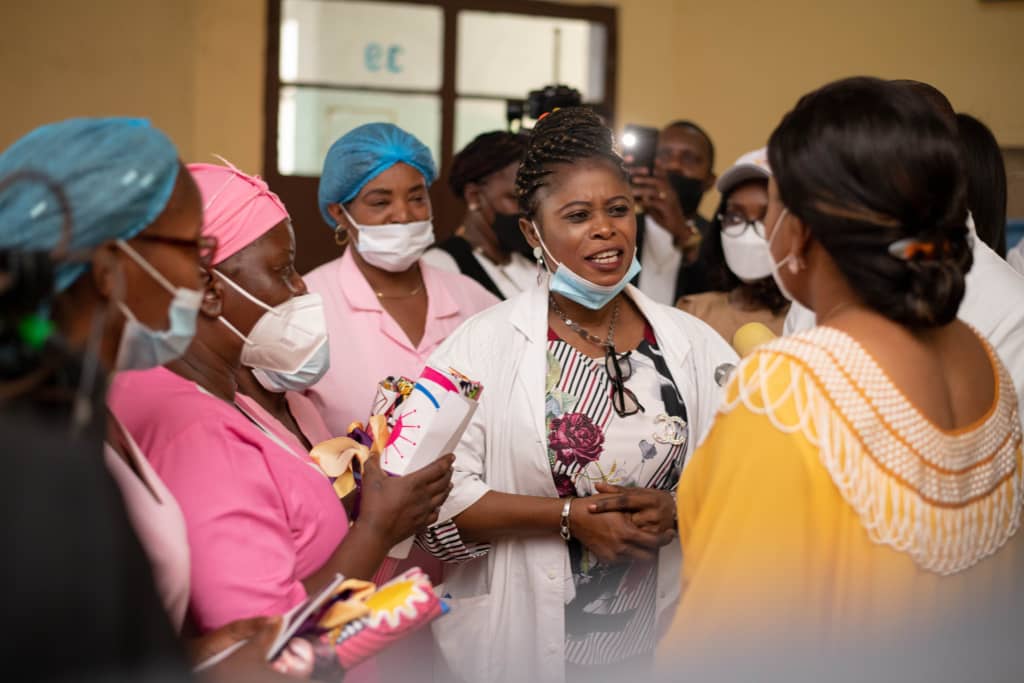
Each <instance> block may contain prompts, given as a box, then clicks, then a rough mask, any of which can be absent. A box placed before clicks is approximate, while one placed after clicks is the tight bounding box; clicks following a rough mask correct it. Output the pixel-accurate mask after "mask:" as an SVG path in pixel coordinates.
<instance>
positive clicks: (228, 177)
mask: <svg viewBox="0 0 1024 683" xmlns="http://www.w3.org/2000/svg"><path fill="white" fill-rule="evenodd" d="M221 161H223V162H224V163H225V164H227V165H226V166H218V165H216V164H189V165H188V170H189V171H190V172H191V173H192V177H193V178H195V180H196V184H197V185H198V186H199V194H200V195H202V198H203V234H204V235H210V236H212V237H216V238H217V252H216V253H215V254H214V255H213V262H214V263H215V264H217V263H220V262H221V261H223V260H224V259H227V258H230V257H231V256H234V255H235V254H237V253H238V252H240V251H242V249H245V248H246V247H247V246H249V245H250V244H252V243H253V242H255V241H256V240H258V239H259V238H260V237H262V236H263V235H264V234H265V233H266V232H267V231H268V230H270V229H271V228H272V227H274V226H275V225H277V224H278V223H280V222H281V221H283V220H284V219H286V218H288V211H287V210H285V208H284V204H282V203H281V200H280V199H279V198H278V196H277V195H276V194H274V193H273V192H271V191H270V189H269V188H268V187H267V184H266V183H265V182H263V181H262V180H261V179H260V178H259V177H257V176H251V175H246V174H245V173H242V172H241V171H239V170H238V169H237V168H235V166H234V165H233V164H232V163H231V162H229V161H227V160H226V159H221Z"/></svg>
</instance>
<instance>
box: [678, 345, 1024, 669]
mask: <svg viewBox="0 0 1024 683" xmlns="http://www.w3.org/2000/svg"><path fill="white" fill-rule="evenodd" d="M989 356H990V358H991V360H992V366H993V371H994V372H995V373H996V375H997V376H998V382H997V386H998V388H999V393H998V396H997V398H996V400H995V401H994V403H993V406H992V407H991V409H990V410H989V412H988V414H987V415H985V416H984V417H983V418H982V419H981V420H979V421H978V422H977V423H975V424H973V425H971V426H969V427H968V428H965V429H961V430H957V431H944V430H941V429H939V428H938V427H937V426H935V425H934V424H933V423H931V422H930V421H929V420H928V419H927V418H925V417H924V416H923V415H922V414H921V413H920V412H918V411H917V409H916V408H915V407H914V406H913V404H911V403H910V402H909V400H908V399H907V398H906V397H905V396H904V395H903V394H902V392H900V390H899V389H898V388H897V387H896V386H894V385H893V384H892V383H891V381H890V380H889V379H888V377H887V376H886V375H885V373H884V372H883V371H882V370H881V368H880V367H879V366H878V365H877V364H876V363H875V362H874V360H873V359H872V358H871V357H870V356H869V355H868V354H867V352H866V351H864V349H863V348H862V347H861V346H860V345H859V344H858V343H857V342H856V341H855V340H853V339H852V338H851V337H849V336H848V335H846V334H844V333H842V332H839V331H838V330H834V329H829V328H817V329H815V330H811V331H810V332H807V333H805V334H802V335H797V336H795V337H789V338H785V339H780V340H777V341H775V342H773V343H772V344H770V345H768V346H766V347H763V348H762V349H760V350H758V351H757V352H755V353H754V354H753V355H752V356H750V357H749V358H748V359H746V360H745V361H744V363H743V364H741V365H740V367H739V368H737V370H736V371H735V374H734V377H733V378H732V380H731V381H730V383H729V385H728V386H727V388H726V397H725V403H724V405H723V408H722V409H721V412H720V414H719V416H718V418H717V419H716V421H715V423H714V425H713V427H712V429H711V431H710V433H709V434H708V436H707V438H706V439H705V441H704V443H703V444H702V445H701V447H700V448H699V449H698V451H697V452H696V453H695V455H694V456H693V459H692V461H691V462H690V464H689V465H688V466H687V469H686V470H685V471H684V473H683V476H682V478H681V480H680V483H679V490H678V501H679V503H678V505H679V509H678V513H679V535H680V541H681V542H682V547H683V571H682V597H681V599H680V604H679V607H678V610H677V612H676V615H675V618H674V621H673V623H672V625H671V627H670V629H669V631H668V633H667V635H666V637H665V638H664V639H663V640H662V642H661V645H660V647H659V653H658V657H659V666H660V667H661V668H662V669H663V670H666V669H667V670H671V671H675V672H678V671H679V668H678V667H676V666H675V665H676V664H678V663H680V662H686V661H687V660H690V661H691V662H692V661H695V660H698V659H700V658H702V657H713V656H716V655H715V653H717V654H718V655H720V656H722V657H727V656H729V655H728V653H729V652H730V651H731V652H733V653H735V652H736V648H740V649H743V648H745V647H747V646H751V647H761V648H763V649H764V650H765V651H770V650H771V649H772V648H773V647H775V646H781V647H784V648H787V649H789V650H790V654H797V655H799V654H800V653H801V652H804V653H807V654H813V653H814V652H816V651H817V648H828V647H831V646H833V645H835V644H836V643H842V642H858V641H859V642H864V641H870V640H871V639H882V638H886V637H888V636H890V635H893V634H900V633H903V634H906V633H907V631H905V630H904V629H907V628H911V629H919V628H920V627H921V626H922V625H924V627H925V628H927V627H928V625H929V624H935V623H949V619H950V617H951V616H955V615H962V614H964V613H965V610H967V611H970V610H974V612H972V614H974V615H975V616H979V615H980V616H979V618H981V619H987V618H988V617H990V616H991V617H993V618H994V619H1007V620H1009V622H1011V623H1014V624H1016V625H1018V626H1020V624H1021V623H1022V622H1021V616H1020V615H1021V614H1024V611H1018V610H1021V601H1020V600H1019V596H1016V594H1017V593H1020V592H1021V591H1020V590H1019V588H1018V586H1020V585H1022V584H1024V545H1022V542H1021V539H1020V534H1016V533H1015V532H1016V531H1017V527H1018V525H1019V523H1020V513H1021V501H1022V467H1021V445H1020V444H1021V435H1020V424H1019V420H1018V417H1017V399H1016V395H1015V392H1014V389H1013V384H1012V382H1011V380H1010V378H1009V376H1008V374H1007V372H1006V369H1005V368H1003V366H1002V364H1001V363H1000V362H999V361H998V359H997V358H996V356H995V355H994V353H993V351H992V349H991V348H989ZM1011 595H1012V596H1016V597H1015V598H1014V599H1013V600H1011V599H1010V596H1011ZM914 632H915V633H916V632H919V631H914ZM794 651H795V652H794Z"/></svg>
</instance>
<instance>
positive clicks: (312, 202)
mask: <svg viewBox="0 0 1024 683" xmlns="http://www.w3.org/2000/svg"><path fill="white" fill-rule="evenodd" d="M378 1H381V2H399V3H404V4H417V5H432V6H437V7H441V9H442V11H443V12H444V45H443V55H442V77H441V90H440V92H439V96H440V99H441V149H440V158H439V159H437V162H438V165H439V167H440V169H442V174H441V177H439V178H438V182H436V183H434V186H433V187H432V188H431V191H430V195H431V203H432V206H433V207H434V215H435V218H436V219H439V220H436V221H435V230H436V231H437V234H438V239H443V238H445V237H447V236H448V233H449V232H450V230H451V229H452V228H453V227H454V222H455V221H457V220H458V218H459V217H460V215H461V210H462V209H461V202H459V200H458V199H456V198H455V197H453V196H452V195H451V192H450V191H449V190H448V185H447V174H448V169H449V167H450V166H451V160H452V156H453V147H454V142H455V102H456V99H457V93H456V83H455V81H456V58H457V55H456V44H457V35H456V28H457V27H456V19H457V17H458V13H459V12H460V11H464V10H472V11H482V12H507V13H514V14H526V15H532V16H542V17H556V18H562V19H583V20H587V21H592V22H596V23H601V24H603V25H604V26H605V27H606V34H605V40H606V49H607V54H606V56H605V73H604V99H603V100H602V101H601V106H602V108H603V109H604V112H603V113H605V114H606V115H608V116H609V119H610V120H609V123H610V124H613V123H614V115H615V110H616V87H617V73H618V64H617V59H618V21H617V18H618V12H617V10H616V9H615V8H614V7H606V6H600V5H563V4H556V3H551V2H541V1H539V0H378ZM282 2H283V0H267V52H266V82H265V88H264V111H265V117H264V130H263V177H264V179H265V180H266V181H267V183H268V184H269V186H270V187H271V189H273V190H274V191H275V192H277V193H278V194H279V195H281V197H282V199H283V200H284V201H285V205H286V206H287V207H288V210H289V213H291V214H292V220H293V223H294V224H295V232H296V242H297V244H298V245H301V247H300V248H299V249H298V253H297V256H296V263H297V265H298V269H299V272H302V273H305V272H308V271H309V270H311V269H312V268H313V267H315V266H317V265H320V264H322V263H324V262H326V261H329V260H331V259H332V258H334V257H336V256H337V254H338V247H337V246H335V245H334V240H333V235H332V234H331V231H330V230H329V229H328V228H327V226H325V225H324V224H323V219H322V218H321V217H320V213H319V209H318V208H317V204H316V193H317V185H318V183H319V177H318V176H302V175H282V174H281V173H280V172H279V171H278V155H277V127H278V106H279V102H280V93H281V88H282V86H284V85H286V84H283V83H282V82H281V74H280V57H281V14H282ZM360 89H364V88H360ZM367 89H368V88H367ZM523 95H524V96H525V95H526V93H523ZM316 224H318V225H316ZM318 227H319V229H320V230H319V231H318Z"/></svg>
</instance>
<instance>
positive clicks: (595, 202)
mask: <svg viewBox="0 0 1024 683" xmlns="http://www.w3.org/2000/svg"><path fill="white" fill-rule="evenodd" d="M516 186H517V191H518V194H519V200H520V209H521V212H522V215H523V218H522V219H521V222H520V223H521V227H522V229H523V232H524V234H525V235H526V236H527V239H528V240H529V241H530V243H531V245H533V246H535V247H536V249H535V253H536V255H537V257H538V261H543V263H544V264H545V265H546V267H547V269H548V270H549V271H551V272H552V273H553V275H551V276H550V278H548V279H547V283H546V286H544V287H538V288H537V289H536V290H533V291H530V292H527V293H524V294H522V295H520V296H519V297H517V298H514V299H511V300H509V301H506V302H504V303H502V304H500V305H498V306H496V307H494V308H492V309H490V310H488V311H485V312H483V313H481V314H479V315H477V316H475V317H474V318H471V319H470V320H469V321H467V322H466V323H465V324H464V325H463V326H462V327H461V328H459V329H458V330H456V332H455V333H454V334H453V335H452V336H451V337H450V338H449V339H448V340H447V341H446V342H445V344H444V345H442V347H441V348H440V349H438V351H437V352H436V353H435V355H434V356H433V358H432V359H431V364H433V365H436V366H440V367H451V368H454V369H456V370H458V371H460V372H463V373H465V374H466V375H468V376H470V377H471V378H473V379H475V380H479V381H480V382H482V383H483V385H484V393H483V398H482V400H481V403H480V408H479V410H478V411H477V413H476V415H475V416H474V418H473V420H472V423H471V424H470V426H469V428H468V430H467V431H466V434H465V436H464V437H463V439H462V441H461V443H460V444H459V446H458V448H457V449H456V462H455V476H454V482H455V488H454V491H453V492H452V494H451V496H450V497H449V499H448V502H447V503H446V504H445V506H444V507H443V508H442V512H441V517H440V519H441V520H442V521H441V522H439V523H438V524H437V525H435V526H433V527H432V528H431V529H430V530H429V531H428V532H427V533H425V534H423V535H422V536H421V541H422V542H423V543H424V544H425V545H426V546H427V547H428V548H429V549H431V550H432V552H434V553H435V554H437V555H438V556H440V557H442V558H443V559H445V560H448V561H450V562H457V563H458V564H456V565H454V566H451V567H449V568H448V570H447V572H446V576H447V582H446V586H447V588H446V590H447V592H448V593H449V594H450V596H451V599H452V614H451V615H450V616H449V617H446V618H445V619H442V620H439V621H438V622H437V624H436V628H435V635H436V636H437V639H438V643H439V645H440V647H441V650H442V652H443V653H444V656H445V659H446V664H447V667H448V668H450V669H451V670H452V671H453V672H454V673H455V674H456V676H458V677H459V678H460V679H463V680H466V681H484V680H486V681H506V680H508V681H523V680H530V681H545V682H547V681H550V682H552V683H556V682H557V683H560V682H561V681H564V680H570V681H571V680H585V679H592V678H593V676H595V675H599V676H601V677H602V679H603V678H604V677H605V676H607V675H609V674H613V673H616V672H622V673H623V674H625V675H643V674H644V673H645V672H647V671H649V669H650V665H651V660H652V653H653V651H654V648H655V645H656V642H657V637H658V635H659V632H660V629H659V625H660V624H662V623H664V621H665V620H666V619H667V618H670V617H671V614H670V612H671V610H669V611H668V612H666V609H667V608H669V607H671V606H672V605H673V604H674V602H675V599H676V597H677V595H678V592H679V585H678V573H679V563H680V548H679V545H678V542H677V541H676V540H675V517H674V509H675V505H674V490H675V487H676V484H677V482H678V479H679V474H680V472H681V471H682V468H683V466H684V464H685V462H686V458H687V456H688V455H689V454H690V453H691V452H692V450H693V449H694V447H695V446H696V444H697V442H698V440H699V439H700V437H701V436H702V435H703V433H704V431H705V429H706V428H707V427H708V426H709V425H710V423H711V420H712V418H713V417H714V414H715V410H716V408H717V404H718V401H719V391H720V382H723V381H724V377H725V376H726V375H727V374H728V372H729V370H730V369H731V367H732V365H733V363H735V362H736V356H735V353H734V352H733V351H732V349H731V348H730V347H729V346H728V344H726V343H725V342H724V341H723V340H722V339H721V337H719V336H718V335H717V334H716V333H715V332H714V331H713V330H712V329H711V328H709V327H708V326H707V325H705V324H704V323H702V322H700V321H699V320H697V319H696V318H693V317H691V316H689V315H687V314H685V313H682V312H681V311H678V310H675V309H672V308H670V307H667V306H663V305H660V304H656V303H654V302H653V301H651V300H650V299H648V298H647V297H645V296H644V295H643V294H641V293H640V292H639V291H638V290H637V289H635V288H633V287H631V286H628V285H627V284H626V283H628V282H629V281H630V280H632V279H633V278H635V277H636V274H637V272H638V271H639V264H638V263H637V261H636V258H635V252H636V247H635V244H636V242H635V240H636V220H635V214H634V211H633V204H632V197H631V191H630V187H629V181H628V177H627V175H626V173H625V171H624V169H623V167H622V163H621V160H620V159H619V157H618V156H617V155H616V154H615V152H614V151H613V149H612V140H611V132H610V131H609V130H608V129H607V128H606V127H604V126H603V124H601V122H600V120H599V119H598V118H597V117H596V115H594V114H593V113H592V112H590V111H589V110H586V109H562V110H557V111H556V112H555V113H553V114H551V115H549V116H547V117H545V118H544V119H543V120H541V121H540V122H539V123H538V125H537V128H536V129H535V130H534V133H533V136H532V138H531V142H530V147H529V150H528V151H527V154H526V157H525V160H524V161H523V164H522V167H521V168H520V170H519V173H518V176H517V180H516ZM601 499H611V500H610V501H609V502H610V504H611V505H610V507H612V508H613V510H612V511H610V512H602V513H597V512H595V511H593V509H592V508H593V505H594V504H595V503H596V502H597V501H598V500H601Z"/></svg>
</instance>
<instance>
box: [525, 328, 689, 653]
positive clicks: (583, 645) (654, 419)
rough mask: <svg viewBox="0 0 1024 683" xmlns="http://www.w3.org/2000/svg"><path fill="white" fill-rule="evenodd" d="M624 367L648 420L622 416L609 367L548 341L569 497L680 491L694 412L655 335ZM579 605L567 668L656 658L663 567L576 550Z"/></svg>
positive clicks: (561, 481) (557, 455)
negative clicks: (689, 412)
mask: <svg viewBox="0 0 1024 683" xmlns="http://www.w3.org/2000/svg"><path fill="white" fill-rule="evenodd" d="M644 337H645V338H644V340H643V341H642V342H641V344H640V346H639V347H638V348H637V349H636V350H634V351H633V352H631V353H630V354H629V355H628V356H627V358H626V359H625V360H622V361H620V363H629V365H630V369H631V373H627V374H628V375H629V376H628V379H627V380H626V387H627V388H629V389H630V390H632V391H633V393H634V394H636V396H637V399H638V400H639V402H640V404H641V405H642V406H643V407H644V411H643V412H640V413H637V414H635V415H630V416H628V417H619V415H618V414H617V413H616V412H615V410H614V408H613V407H612V401H611V391H612V383H611V382H610V381H609V378H608V374H607V371H606V370H605V362H604V360H603V359H601V360H596V359H593V358H590V357H589V356H586V355H585V354H583V353H580V352H579V351H577V350H576V349H575V348H573V347H572V346H571V345H570V344H568V343H567V342H565V341H564V340H562V339H560V338H559V337H558V336H557V335H555V333H554V332H553V331H549V333H548V354H547V382H546V387H545V392H546V402H545V421H546V426H547V441H548V460H549V462H550V464H551V474H552V477H554V481H555V487H556V488H557V490H558V493H559V495H560V496H562V497H567V496H579V497H582V496H589V495H593V494H594V493H596V492H597V491H596V489H595V488H594V485H595V484H596V483H598V482H604V483H608V484H614V485H617V486H640V487H647V488H659V489H663V490H668V491H674V490H675V487H676V484H677V483H678V481H679V475H680V473H681V472H682V468H683V460H684V458H685V454H686V443H687V441H688V439H689V438H690V433H689V426H688V424H687V416H686V406H685V405H684V404H683V401H682V398H681V396H680V395H679V392H678V390H677V388H676V386H675V384H674V382H673V381H672V376H671V374H670V373H669V370H668V366H667V365H666V363H665V360H664V357H663V356H662V354H661V352H660V350H659V349H658V343H657V340H656V339H655V337H654V332H653V330H651V329H650V328H649V327H648V329H647V330H646V331H645V335H644ZM569 555H570V559H571V563H572V572H573V582H574V584H575V587H576V597H575V598H574V599H573V600H572V601H571V602H570V603H569V604H567V605H566V622H565V623H566V659H567V660H568V661H569V662H571V663H574V664H579V665H600V664H608V663H612V662H618V661H622V660H624V659H628V658H630V657H635V656H638V655H644V654H649V653H652V652H653V651H654V649H655V645H656V644H657V643H656V632H655V628H656V624H655V604H656V587H657V579H658V570H657V562H656V561H651V562H628V563H622V564H615V565H604V564H601V563H599V562H598V561H597V558H596V557H595V556H593V555H592V554H591V553H590V552H589V551H588V550H587V549H586V548H584V547H583V546H582V545H581V544H580V543H579V542H578V541H576V540H572V541H570V542H569Z"/></svg>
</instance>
